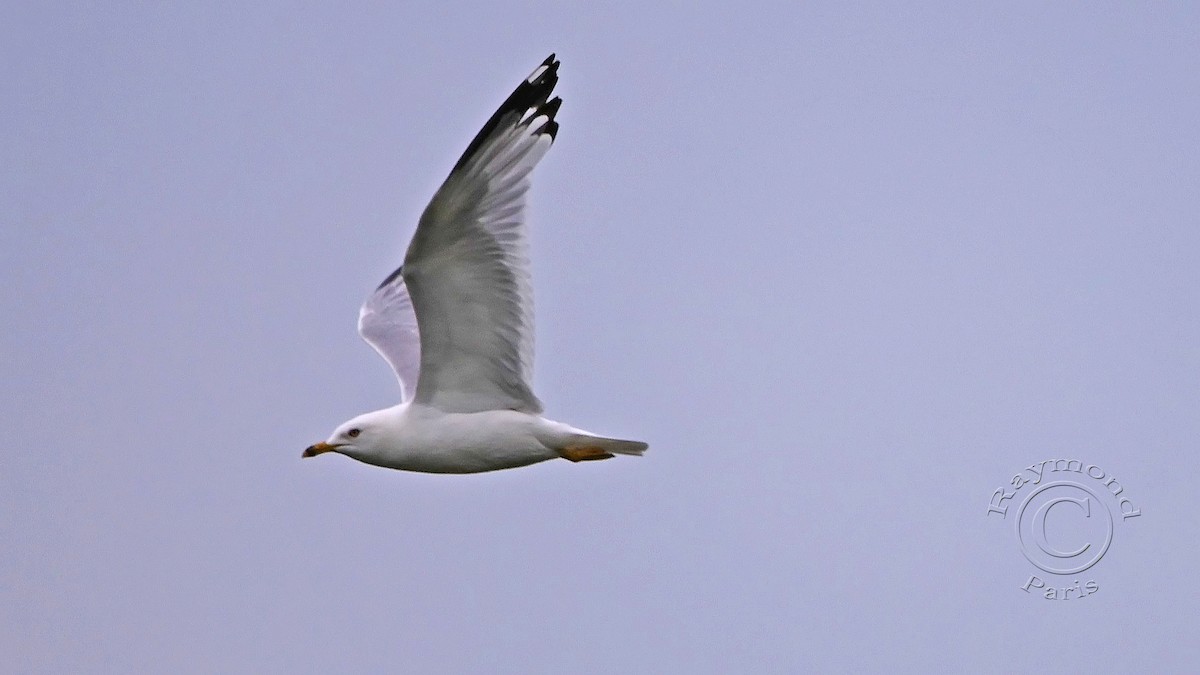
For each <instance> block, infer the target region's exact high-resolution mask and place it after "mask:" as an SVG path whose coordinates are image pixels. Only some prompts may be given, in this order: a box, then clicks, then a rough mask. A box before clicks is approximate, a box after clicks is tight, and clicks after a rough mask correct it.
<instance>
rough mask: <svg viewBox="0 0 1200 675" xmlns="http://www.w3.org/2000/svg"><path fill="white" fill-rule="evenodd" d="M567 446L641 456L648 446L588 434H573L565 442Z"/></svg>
mask: <svg viewBox="0 0 1200 675" xmlns="http://www.w3.org/2000/svg"><path fill="white" fill-rule="evenodd" d="M566 445H567V446H569V447H587V448H598V449H600V450H603V451H604V452H610V453H612V454H614V455H633V456H635V457H641V456H642V453H643V452H645V451H646V448H649V447H650V446H649V445H648V444H646V443H643V442H641V441H625V440H621V439H619V438H604V437H602V436H591V435H588V434H575V435H574V436H572V437H571V438H570V439H569V440H568V441H567V443H566Z"/></svg>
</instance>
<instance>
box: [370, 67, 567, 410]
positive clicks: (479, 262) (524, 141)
mask: <svg viewBox="0 0 1200 675" xmlns="http://www.w3.org/2000/svg"><path fill="white" fill-rule="evenodd" d="M558 65H559V62H558V61H557V60H556V59H555V58H554V55H553V54H552V55H550V57H549V58H547V59H546V60H545V61H544V62H542V64H541V65H540V66H538V67H537V69H536V70H534V71H533V73H532V74H531V75H530V76H529V77H528V78H527V79H526V80H525V81H524V82H522V83H521V84H520V85H519V86H518V87H517V88H516V90H515V91H513V93H512V95H511V96H509V97H508V100H506V101H505V102H504V104H503V105H501V106H500V108H499V110H497V111H496V113H495V114H494V115H492V117H491V119H489V120H488V122H487V124H485V125H484V127H483V129H482V130H480V132H479V134H478V135H476V136H475V139H474V140H473V141H471V144H470V145H469V146H468V147H467V150H466V152H465V153H463V156H462V157H461V158H460V159H459V160H458V163H457V164H455V165H454V169H453V170H452V171H451V172H450V176H449V177H448V178H447V179H446V182H445V183H443V184H442V187H441V188H440V189H439V190H438V191H437V194H436V195H434V197H433V200H432V201H431V202H430V203H429V206H428V207H426V209H425V212H424V213H423V214H422V215H421V220H420V223H419V224H418V226H417V231H416V233H415V234H414V235H413V239H412V242H411V243H410V244H409V247H408V253H407V255H406V256H405V258H404V267H403V272H402V273H401V275H402V276H403V278H404V282H405V284H407V287H408V291H409V293H411V294H412V304H413V307H414V308H415V309H416V314H417V317H418V323H419V325H420V331H419V333H420V354H421V355H420V377H419V379H418V381H417V391H416V400H417V402H419V403H423V404H426V405H430V406H433V407H436V408H438V409H440V410H444V411H446V412H478V411H481V410H496V409H510V410H520V411H524V412H532V413H539V412H541V410H542V405H541V402H540V401H538V399H537V397H536V396H534V394H533V391H532V390H531V389H530V380H531V377H532V371H533V295H532V289H531V287H530V281H529V256H528V253H527V248H528V244H527V241H526V233H525V230H526V228H525V222H524V210H525V209H524V207H525V192H526V191H527V190H528V189H529V180H528V177H529V173H530V171H532V169H533V167H534V166H535V165H536V164H537V163H538V160H540V159H541V158H542V156H543V155H545V153H546V151H547V150H548V149H549V148H550V145H551V144H552V143H553V142H554V136H555V134H556V133H557V131H558V123H557V122H555V121H554V116H555V113H557V112H558V107H559V105H560V104H561V103H562V100H561V99H559V98H554V99H550V94H551V92H552V91H553V90H554V85H555V84H556V83H557V82H558ZM381 351H382V350H381ZM386 357H387V355H386V354H385V358H386ZM389 360H390V359H389ZM402 379H403V376H402Z"/></svg>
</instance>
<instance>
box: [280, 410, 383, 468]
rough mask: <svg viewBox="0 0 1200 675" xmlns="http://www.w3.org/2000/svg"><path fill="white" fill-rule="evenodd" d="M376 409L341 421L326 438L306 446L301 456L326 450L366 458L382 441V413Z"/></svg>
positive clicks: (360, 458)
mask: <svg viewBox="0 0 1200 675" xmlns="http://www.w3.org/2000/svg"><path fill="white" fill-rule="evenodd" d="M385 412H386V411H383V410H377V411H375V412H369V413H366V414H364V415H359V416H358V417H355V418H354V419H352V420H350V421H348V422H343V423H342V424H340V425H339V426H338V428H337V429H334V431H333V433H332V434H330V436H329V438H328V439H327V440H324V441H321V442H320V443H317V444H315V445H310V446H308V448H307V449H305V451H304V454H302V455H301V457H316V456H317V455H321V454H324V453H326V452H337V453H340V454H343V455H346V456H348V457H353V458H354V459H358V460H366V459H367V458H369V457H371V456H372V455H374V454H376V453H378V452H379V449H380V445H381V443H382V442H383V435H384V434H383V427H384V425H383V419H382V417H383V415H382V413H385Z"/></svg>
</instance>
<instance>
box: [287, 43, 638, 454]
mask: <svg viewBox="0 0 1200 675" xmlns="http://www.w3.org/2000/svg"><path fill="white" fill-rule="evenodd" d="M558 65H559V64H558V61H557V60H555V58H554V56H553V55H551V56H550V58H548V59H546V60H545V61H544V62H543V63H542V64H541V65H540V66H539V67H538V68H537V69H535V70H534V72H533V73H532V74H531V75H530V76H529V77H528V78H527V79H526V80H525V81H524V82H522V83H521V84H520V85H519V86H518V87H517V89H516V90H515V91H514V92H513V93H512V95H511V96H509V98H508V100H507V101H505V102H504V104H503V105H501V106H500V109H499V110H497V111H496V113H495V114H494V115H492V118H491V119H490V120H488V122H487V124H485V125H484V127H483V129H482V130H481V131H480V132H479V134H478V135H476V137H475V139H474V140H473V141H472V142H471V144H470V145H469V146H468V147H467V151H466V152H465V153H463V155H462V157H461V158H460V159H459V160H458V163H457V164H456V165H455V166H454V169H453V170H452V171H451V172H450V176H449V177H448V178H447V179H446V181H445V183H443V184H442V187H441V188H440V189H439V190H438V192H437V194H435V195H434V197H433V200H432V201H431V202H430V204H429V206H428V207H427V208H426V209H425V212H424V214H422V216H421V220H420V223H419V224H418V226H417V231H416V233H415V234H414V235H413V238H412V242H411V243H410V244H409V247H408V252H407V254H406V255H405V258H404V265H402V266H401V267H400V268H399V269H397V270H396V271H395V272H393V273H392V274H391V275H389V276H388V277H387V278H386V279H384V281H383V283H382V284H380V285H379V288H377V289H376V290H375V292H374V293H373V294H372V295H371V297H369V298H368V299H367V302H366V303H365V304H364V305H363V307H362V310H361V311H360V312H359V332H360V333H361V334H362V336H363V338H364V339H365V340H366V341H367V342H368V343H369V344H370V345H371V346H372V347H374V348H375V349H376V351H378V352H379V353H380V355H381V356H383V358H384V359H385V360H386V361H387V362H388V363H389V364H390V365H391V366H392V369H393V370H394V371H395V372H396V376H397V378H398V379H399V380H400V385H401V389H402V390H403V392H404V395H403V400H402V402H401V403H400V404H399V405H396V406H392V407H390V408H384V409H382V410H376V411H375V412H370V413H366V414H364V415H359V416H358V417H355V418H354V419H352V420H350V421H348V422H346V423H344V424H342V425H341V426H339V427H338V428H337V429H336V430H335V431H334V433H333V435H332V436H330V438H329V439H328V440H327V441H324V442H321V443H317V444H315V445H313V446H310V447H309V448H308V449H307V450H305V452H304V456H305V457H311V456H314V455H319V454H322V453H325V452H336V453H339V454H343V455H346V456H348V457H352V458H354V459H357V460H359V461H362V462H366V463H368V464H374V465H376V466H382V467H387V468H391V469H401V470H405V471H421V472H427V473H478V472H481V471H495V470H498V469H510V468H515V467H519V466H526V465H529V464H534V463H536V462H541V461H545V460H548V459H554V458H556V457H563V458H566V459H569V460H571V461H576V462H578V461H583V460H595V459H608V458H610V457H612V456H613V455H614V454H625V455H641V454H642V452H643V451H645V450H646V447H647V446H646V444H645V443H641V442H639V441H623V440H618V439H612V438H605V437H602V436H595V435H593V434H590V433H588V432H585V431H582V430H580V429H576V428H574V427H571V426H568V425H566V424H562V423H560V422H554V421H552V420H549V419H546V418H545V417H543V416H542V414H541V413H542V404H541V401H539V400H538V399H537V397H536V396H534V394H533V391H532V389H531V382H530V381H531V379H532V371H533V298H532V289H531V287H530V282H529V269H528V268H529V261H528V256H527V253H526V249H527V244H526V236H525V224H524V218H523V211H524V195H525V192H526V191H527V190H528V187H529V182H528V176H529V173H530V172H531V171H532V170H533V167H534V166H535V165H536V164H537V163H538V161H539V160H540V159H541V158H542V156H543V155H544V154H545V152H546V150H548V149H549V148H550V145H551V144H552V143H553V142H554V137H555V134H556V133H557V131H558V123H557V122H556V121H554V116H555V114H556V113H557V112H558V108H559V105H560V104H561V103H562V101H561V100H560V99H558V98H554V99H551V98H550V94H551V92H552V91H553V89H554V85H555V84H556V83H557V81H558Z"/></svg>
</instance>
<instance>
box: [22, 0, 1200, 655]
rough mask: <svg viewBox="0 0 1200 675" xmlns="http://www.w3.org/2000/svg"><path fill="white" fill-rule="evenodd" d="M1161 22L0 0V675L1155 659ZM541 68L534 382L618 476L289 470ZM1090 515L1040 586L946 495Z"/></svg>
mask: <svg viewBox="0 0 1200 675" xmlns="http://www.w3.org/2000/svg"><path fill="white" fill-rule="evenodd" d="M1198 14H1200V12H1197V10H1196V8H1195V7H1194V6H1192V5H1189V4H1186V3H1138V4H1132V3H1130V4H1115V3H1073V4H1063V3H1005V4H1003V5H996V6H991V7H985V6H983V5H977V4H975V3H957V2H955V3H941V4H932V3H926V4H922V5H921V6H920V7H919V8H917V7H912V6H901V5H899V4H887V5H884V4H871V3H855V4H850V3H834V2H830V3H802V4H797V3H777V4H759V5H747V4H744V3H743V4H730V3H710V4H709V5H707V6H706V7H702V8H697V7H696V6H694V5H693V4H689V3H670V4H654V3H646V2H636V3H633V2H631V3H621V4H617V3H609V4H607V5H605V6H604V8H601V7H600V6H596V5H592V6H589V7H584V6H573V5H567V4H564V3H476V4H474V5H469V6H448V5H447V4H446V3H416V2H405V3H378V4H377V5H371V6H367V5H359V6H356V7H353V8H350V7H347V6H338V7H336V8H335V7H334V6H333V5H332V3H330V4H329V5H328V6H324V5H319V4H312V3H256V4H255V6H254V7H253V8H248V7H246V6H244V3H219V4H218V3H205V5H204V6H199V5H195V6H192V7H190V8H188V7H186V6H184V5H182V4H180V3H175V4H171V5H163V6H155V5H143V4H138V5H133V4H129V3H32V2H17V3H8V4H6V5H5V6H4V7H3V8H0V54H2V56H3V58H0V86H2V93H0V158H2V159H3V161H2V162H0V224H2V228H0V310H2V311H3V315H4V316H5V318H6V324H7V330H5V331H4V332H3V334H2V337H0V375H2V377H3V382H4V385H5V386H4V388H3V393H2V394H0V397H2V398H0V404H2V406H0V411H2V414H3V428H4V430H5V437H6V446H7V447H6V451H5V453H4V457H5V461H4V463H3V465H2V466H0V542H3V546H2V548H0V551H2V552H0V670H5V671H13V672H64V671H72V672H78V671H85V672H86V671H110V672H134V671H147V670H150V671H160V672H189V671H191V672H288V673H296V672H314V673H315V672H333V671H341V672H371V671H377V672H385V671H388V672H400V671H409V672H436V671H444V672H470V671H475V672H512V673H529V672H547V673H551V672H553V673H561V672H579V673H611V672H670V671H677V672H684V671H686V672H731V671H743V672H750V671H756V672H768V671H776V672H786V671H791V672H797V671H801V670H821V671H860V672H861V671H864V670H866V671H880V670H890V671H922V670H933V669H952V670H971V671H979V670H984V671H987V670H993V671H1015V670H1034V669H1045V670H1070V671H1079V670H1091V671H1125V672H1131V671H1150V670H1160V671H1170V670H1183V669H1190V668H1191V667H1194V664H1195V663H1197V662H1200V647H1198V646H1197V644H1198V643H1197V641H1196V640H1195V636H1194V633H1195V625H1194V624H1195V619H1194V614H1195V609H1196V607H1197V606H1200V581H1198V580H1197V576H1196V570H1197V569H1198V568H1200V549H1198V547H1197V545H1196V543H1195V536H1194V535H1195V533H1196V532H1197V530H1198V529H1200V516H1198V515H1197V510H1196V508H1195V498H1194V496H1195V494H1196V491H1197V488H1198V487H1200V482H1198V481H1200V477H1198V476H1200V461H1198V458H1197V454H1196V442H1197V438H1198V436H1200V415H1198V414H1197V413H1198V407H1200V320H1198V318H1197V307H1198V306H1200V217H1198V214H1200V190H1197V185H1200V159H1198V158H1200V40H1198V39H1197V35H1200V16H1198ZM550 52H557V54H558V56H559V57H560V58H561V59H562V68H561V71H560V75H561V82H560V85H559V90H558V91H559V94H560V95H561V96H562V97H563V99H564V105H563V108H562V111H561V112H560V114H559V121H560V123H561V125H562V128H561V131H560V134H559V137H558V142H557V143H556V145H555V147H554V149H553V150H552V151H551V153H550V154H549V155H548V156H547V158H546V160H545V161H544V162H543V163H542V165H541V166H540V167H539V170H538V172H537V174H536V175H535V180H534V187H533V190H532V193H531V198H530V216H531V223H532V245H533V266H534V287H535V292H536V297H537V309H538V326H537V339H538V355H537V359H538V360H537V372H536V380H535V384H536V390H537V393H538V394H539V395H540V396H541V398H542V399H543V400H544V401H545V403H546V405H547V412H548V413H549V414H550V415H551V416H552V417H554V418H557V419H562V420H565V421H569V422H571V423H572V424H576V425H578V426H581V427H584V428H587V429H593V430H595V431H598V432H603V433H610V434H613V435H616V436H627V437H632V438H641V439H644V440H646V441H648V442H649V443H650V444H651V449H650V451H649V452H648V453H647V454H646V456H645V457H644V458H642V459H640V460H636V459H628V458H617V459H615V460H613V461H609V462H600V463H590V464H580V465H572V464H569V463H567V462H561V461H556V462H549V463H545V464H541V465H537V466H534V467H530V468H526V469H520V470H515V471H510V472H503V473H496V474H489V475H479V476H468V477H447V476H425V475H415V474H405V473H400V472H392V471H386V470H381V469H376V468H372V467H368V466H366V465H362V464H357V463H354V462H352V461H350V460H347V459H345V458H342V457H321V458H318V459H314V460H304V461H302V460H301V459H300V452H301V450H302V449H303V448H304V447H305V446H307V445H308V444H310V443H312V442H314V441H316V440H320V439H323V438H324V437H325V436H326V435H327V434H328V433H329V431H330V430H331V429H332V428H333V427H334V425H336V424H337V423H339V422H341V421H343V420H344V419H346V418H347V417H349V416H351V415H353V414H356V413H359V412H363V411H366V410H369V409H373V408H378V407H383V406H386V405H390V404H391V403H393V402H394V400H395V398H396V396H397V392H396V389H395V385H394V382H393V380H392V376H391V373H390V372H389V370H388V369H387V366H386V365H385V364H384V363H383V362H382V361H381V360H379V358H378V357H377V356H376V355H375V354H374V353H373V352H372V351H371V349H370V348H369V347H367V346H366V345H365V344H363V343H361V342H360V341H359V339H358V337H357V335H356V333H355V323H354V322H355V317H356V312H357V308H358V304H359V303H360V302H361V301H362V299H363V298H364V297H365V295H366V294H367V293H368V292H369V291H370V290H371V289H372V288H374V286H375V284H377V283H378V282H379V281H380V280H381V279H382V278H383V277H384V276H385V275H386V274H387V273H388V272H390V271H391V270H392V269H393V268H394V267H395V266H396V265H397V264H398V263H399V261H400V257H401V255H402V252H403V250H404V246H405V245H406V243H407V240H408V237H409V235H410V234H411V231H412V227H413V225H414V224H415V222H416V218H417V216H418V215H419V213H420V211H421V209H422V208H423V207H424V206H425V204H426V202H427V200H428V199H429V197H430V196H431V195H432V192H433V190H434V189H435V188H436V186H437V185H438V184H439V183H440V182H441V180H442V179H443V178H444V176H445V174H446V172H447V171H448V170H449V168H450V167H451V166H452V165H453V163H454V161H455V160H456V159H457V157H458V155H459V154H460V153H461V152H462V150H463V149H464V148H465V146H466V144H467V142H468V141H469V140H470V138H471V137H472V135H473V134H474V133H475V131H476V130H477V129H478V127H479V126H480V125H481V124H482V123H483V122H484V121H485V120H486V119H487V117H488V115H490V114H491V112H492V111H493V110H494V109H495V107H496V106H497V105H498V104H499V103H500V102H501V101H502V100H503V99H504V97H505V96H506V95H507V94H508V92H509V91H511V89H512V88H513V87H514V86H515V85H516V84H517V83H518V82H519V81H520V79H521V78H523V77H524V76H525V75H526V74H528V72H529V71H530V70H531V69H532V68H533V67H534V66H535V65H537V64H538V63H539V62H540V61H541V60H542V59H543V58H544V57H545V56H546V55H547V54H549V53H550ZM1057 456H1069V457H1078V458H1080V459H1082V460H1084V461H1087V462H1089V463H1095V464H1097V465H1099V466H1102V467H1104V468H1105V469H1106V470H1107V471H1109V472H1110V473H1111V474H1113V475H1116V476H1118V477H1119V478H1120V479H1121V482H1122V484H1124V485H1125V486H1126V487H1127V488H1128V489H1129V490H1130V492H1131V494H1136V495H1137V498H1138V500H1139V506H1141V508H1142V510H1143V516H1141V517H1140V519H1139V520H1138V521H1136V522H1130V523H1122V524H1118V528H1117V532H1116V535H1115V538H1114V541H1113V544H1112V548H1111V550H1110V551H1109V552H1108V554H1107V555H1106V556H1105V558H1104V559H1103V560H1102V561H1101V562H1100V563H1099V564H1098V565H1097V566H1096V567H1095V568H1094V572H1095V574H1094V576H1093V577H1087V578H1095V579H1098V580H1099V581H1100V587H1101V590H1100V591H1099V592H1097V593H1096V594H1094V595H1091V596H1089V597H1087V598H1084V599H1081V600H1072V601H1070V602H1052V601H1046V600H1043V599H1040V598H1037V597H1032V596H1029V595H1028V594H1025V593H1022V592H1021V591H1020V590H1019V586H1020V584H1021V583H1022V582H1023V580H1024V579H1025V577H1026V576H1027V575H1028V573H1029V572H1030V570H1031V567H1030V565H1029V563H1028V562H1026V561H1025V560H1024V559H1023V558H1022V557H1021V555H1020V553H1019V551H1018V549H1017V546H1016V544H1015V541H1014V539H1013V536H1012V530H1011V528H1010V527H1009V526H1008V524H1000V523H997V522H994V521H989V520H988V518H987V517H986V504H987V500H988V498H989V496H990V495H991V493H992V491H993V490H994V489H995V488H996V487H998V486H999V485H1001V484H1003V483H1005V482H1007V480H1008V479H1009V478H1010V477H1011V476H1012V475H1013V474H1015V473H1017V472H1018V471H1020V470H1021V469H1022V468H1023V467H1025V466H1028V465H1029V464H1031V463H1032V462H1036V461H1039V460H1044V459H1047V458H1051V457H1057Z"/></svg>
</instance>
